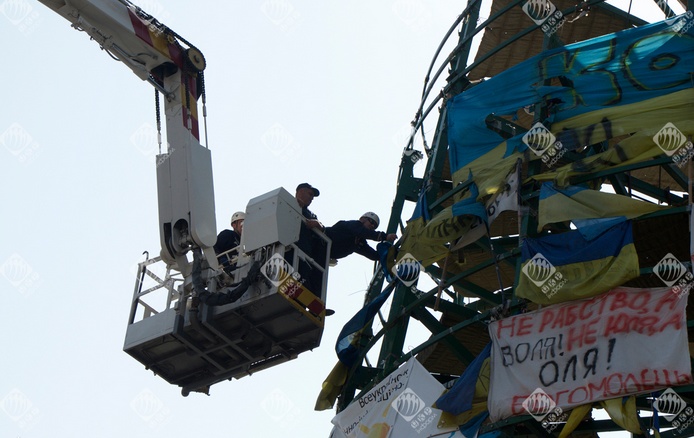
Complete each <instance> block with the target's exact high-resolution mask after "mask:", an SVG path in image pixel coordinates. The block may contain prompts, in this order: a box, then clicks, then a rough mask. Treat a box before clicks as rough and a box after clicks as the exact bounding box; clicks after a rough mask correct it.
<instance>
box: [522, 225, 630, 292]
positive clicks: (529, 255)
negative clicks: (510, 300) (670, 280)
mask: <svg viewBox="0 0 694 438" xmlns="http://www.w3.org/2000/svg"><path fill="white" fill-rule="evenodd" d="M521 254H522V260H523V261H522V264H523V266H522V268H521V273H520V276H519V278H518V284H517V286H516V296H517V297H519V298H527V299H529V300H530V301H533V302H535V303H537V304H556V303H561V302H564V301H570V300H577V299H580V298H587V297H592V296H595V295H599V294H601V293H603V292H607V291H608V290H610V289H612V288H614V287H616V286H620V285H622V284H624V283H625V282H627V281H629V280H631V279H633V278H636V277H638V276H639V260H638V257H637V255H636V249H635V248H634V239H633V235H632V223H631V221H625V222H622V223H620V224H618V225H615V226H614V227H612V228H610V229H609V230H607V231H605V232H603V233H602V234H599V235H598V236H597V237H595V238H593V239H590V240H588V239H586V238H585V237H584V236H583V234H582V233H581V232H580V231H578V230H575V231H568V232H566V233H558V234H550V235H547V236H543V237H539V238H536V239H533V238H526V239H525V240H524V241H523V244H522V247H521Z"/></svg>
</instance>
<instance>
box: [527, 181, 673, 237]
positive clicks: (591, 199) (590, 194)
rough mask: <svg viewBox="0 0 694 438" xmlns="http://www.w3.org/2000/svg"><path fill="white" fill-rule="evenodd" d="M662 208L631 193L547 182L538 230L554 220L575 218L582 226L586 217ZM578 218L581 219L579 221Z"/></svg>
mask: <svg viewBox="0 0 694 438" xmlns="http://www.w3.org/2000/svg"><path fill="white" fill-rule="evenodd" d="M660 209H662V207H661V206H659V205H657V204H652V203H650V202H644V201H639V200H636V199H633V198H630V197H628V196H622V195H617V194H614V193H606V192H600V191H597V190H591V189H588V188H586V187H580V186H569V187H566V188H563V189H562V188H558V187H556V186H555V185H554V184H552V183H549V182H546V183H544V184H542V187H541V188H540V204H539V207H538V219H537V222H538V223H537V231H538V232H540V231H542V228H543V227H544V226H545V225H547V224H551V223H555V222H564V221H573V222H574V224H575V225H577V226H579V224H580V223H581V221H580V220H584V219H598V218H601V219H607V218H615V219H621V220H620V221H622V220H626V219H633V218H635V217H638V216H641V215H644V214H647V213H653V212H654V211H657V210H660ZM577 222H578V223H577Z"/></svg>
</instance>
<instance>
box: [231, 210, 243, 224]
mask: <svg viewBox="0 0 694 438" xmlns="http://www.w3.org/2000/svg"><path fill="white" fill-rule="evenodd" d="M244 219H246V213H244V212H242V211H237V212H236V213H234V214H232V215H231V224H232V225H233V224H234V222H236V221H242V220H244Z"/></svg>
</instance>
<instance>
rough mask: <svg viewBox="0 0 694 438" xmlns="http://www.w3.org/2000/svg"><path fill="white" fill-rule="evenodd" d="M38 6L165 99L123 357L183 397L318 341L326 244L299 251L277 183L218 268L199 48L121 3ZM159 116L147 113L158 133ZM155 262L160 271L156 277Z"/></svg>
mask: <svg viewBox="0 0 694 438" xmlns="http://www.w3.org/2000/svg"><path fill="white" fill-rule="evenodd" d="M40 1H41V2H42V3H43V4H45V5H46V6H48V7H49V8H51V9H52V10H53V11H55V12H56V13H58V14H59V15H61V16H62V17H64V18H65V19H67V20H68V21H69V22H70V23H72V26H73V27H74V28H75V29H77V30H79V31H83V32H86V33H87V34H88V35H89V36H90V37H91V38H92V39H93V40H95V41H96V42H97V43H98V44H99V46H100V47H101V48H102V49H103V50H105V51H106V52H108V53H109V54H110V55H111V57H113V58H114V59H116V60H118V61H120V62H122V63H124V64H125V65H127V66H128V68H130V69H131V70H132V71H133V72H134V73H135V74H136V75H137V76H138V77H139V78H140V79H143V80H145V81H147V82H149V83H150V84H151V85H153V86H154V87H155V89H156V90H157V91H156V96H157V102H159V99H158V98H159V93H162V94H163V96H164V108H165V114H166V137H167V147H166V151H164V152H163V153H162V152H161V151H160V153H159V155H158V156H157V160H156V168H157V196H158V204H159V235H160V243H161V256H160V257H155V258H152V259H149V258H148V259H147V260H145V261H144V262H142V263H140V264H139V270H138V276H137V280H136V283H135V289H134V292H133V300H132V305H131V311H130V316H129V318H128V328H127V331H126V335H125V343H124V347H123V349H124V350H125V352H127V353H128V354H129V355H131V356H132V357H134V358H135V359H137V360H138V361H139V362H141V363H142V364H143V365H145V367H146V368H147V369H150V370H153V371H154V372H155V373H156V374H158V375H160V376H161V377H162V378H164V379H165V380H166V381H168V382H169V383H171V384H176V385H179V386H180V387H181V388H182V389H181V392H182V394H183V395H187V394H188V393H190V392H191V391H197V392H204V393H208V392H209V386H210V385H212V384H215V383H218V382H221V381H223V380H228V379H231V378H241V377H243V376H248V375H251V374H253V373H255V372H256V371H258V370H262V369H265V368H268V367H271V366H275V365H277V364H280V363H283V362H286V361H288V360H292V359H295V358H296V357H297V356H298V355H299V354H300V353H303V352H306V351H311V350H312V349H314V348H315V347H317V346H319V345H320V340H321V336H322V334H323V324H324V318H325V316H326V309H325V296H326V295H325V293H326V286H327V275H328V262H329V254H330V243H331V242H330V239H329V238H328V237H327V236H325V235H324V234H323V233H319V232H315V234H316V236H314V237H315V239H316V241H315V242H316V243H312V245H310V247H306V246H302V245H299V243H298V241H299V235H300V234H301V231H300V230H301V227H302V220H305V218H304V216H303V213H302V210H301V208H300V207H299V204H298V202H297V200H296V198H295V197H294V196H292V195H291V194H289V193H288V192H287V191H286V190H284V189H283V188H279V189H277V190H275V191H272V192H270V193H267V194H265V195H262V196H259V197H256V198H254V199H251V201H249V203H248V205H247V207H246V218H245V221H244V223H245V226H244V228H243V235H242V236H241V241H240V244H238V243H237V245H238V246H236V247H235V248H232V249H227V250H225V251H226V254H227V255H225V252H222V253H221V254H220V256H222V257H224V260H226V261H227V262H226V263H227V264H226V265H225V269H224V270H223V269H221V268H220V264H219V262H218V259H217V255H216V254H215V250H214V245H215V243H216V241H217V230H216V225H215V224H216V220H215V207H214V187H213V183H212V159H211V154H210V150H209V149H208V148H207V147H206V146H202V145H201V144H200V130H199V128H198V111H197V102H198V99H199V98H200V97H202V102H203V114H204V112H205V111H204V108H205V107H204V104H205V96H204V79H203V70H204V69H205V58H204V57H203V55H202V53H201V52H200V51H199V50H198V49H197V48H195V47H194V46H192V45H191V44H190V43H188V42H187V41H186V40H184V39H183V38H181V37H180V36H179V35H177V34H176V33H175V32H173V31H172V30H171V29H169V28H168V27H167V26H165V25H164V24H162V23H160V22H159V21H157V20H156V19H155V18H153V17H152V16H151V15H149V14H147V13H146V12H144V11H143V10H142V9H140V8H139V7H137V6H135V5H134V4H132V3H130V2H129V1H128V0H40ZM158 118H159V111H158V106H157V126H159V125H160V123H159V120H158ZM314 246H315V248H314ZM191 255H192V257H191ZM229 260H233V262H232V263H229V262H228V261H229ZM161 261H164V262H165V264H166V271H165V274H162V275H157V274H156V273H155V271H156V268H158V267H159V266H158V264H159V262H161ZM261 272H262V275H261ZM178 273H180V274H181V275H178ZM303 275H306V278H308V277H309V276H310V278H311V279H312V282H311V283H310V289H309V286H306V285H304V281H299V279H300V277H302V276H303ZM150 280H152V281H153V284H151V283H149V281H150ZM145 284H148V285H150V286H151V287H145Z"/></svg>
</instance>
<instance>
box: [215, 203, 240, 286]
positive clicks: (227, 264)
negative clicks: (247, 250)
mask: <svg viewBox="0 0 694 438" xmlns="http://www.w3.org/2000/svg"><path fill="white" fill-rule="evenodd" d="M244 219H246V213H244V212H242V211H237V212H236V213H234V214H233V215H231V228H232V229H231V230H224V231H222V232H221V233H219V235H218V236H217V242H216V243H215V244H214V252H215V254H222V253H226V252H227V251H229V250H232V249H234V248H236V247H237V246H239V245H240V244H241V233H242V232H243V221H244ZM236 255H238V251H231V252H228V253H226V254H224V255H222V256H221V257H219V262H220V263H221V264H222V268H223V269H224V272H226V273H227V274H229V275H231V273H232V271H233V270H234V269H235V267H236V264H235V263H233V264H232V263H231V259H232V258H233V257H235V256H236Z"/></svg>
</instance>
